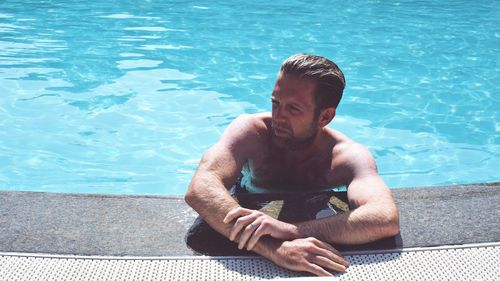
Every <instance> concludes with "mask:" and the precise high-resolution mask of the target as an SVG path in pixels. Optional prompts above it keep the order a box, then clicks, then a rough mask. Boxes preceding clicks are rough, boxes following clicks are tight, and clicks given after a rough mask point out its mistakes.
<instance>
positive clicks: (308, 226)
mask: <svg viewBox="0 0 500 281" xmlns="http://www.w3.org/2000/svg"><path fill="white" fill-rule="evenodd" d="M344 86H345V79H344V75H343V74H342V72H341V71H340V69H339V68H338V67H337V65H336V64H335V63H333V62H331V61H329V60H328V59H326V58H323V57H319V56H314V55H304V54H300V55H294V56H292V57H290V58H288V59H287V60H286V61H285V62H284V63H283V64H282V66H281V70H280V72H279V74H278V78H277V81H276V84H275V86H274V90H273V92H272V96H271V101H272V113H263V114H253V115H242V116H240V117H238V118H237V119H235V120H234V121H233V122H232V123H231V124H230V125H229V126H228V128H227V129H226V130H225V131H224V133H223V135H222V136H221V138H220V140H219V141H218V142H217V143H216V144H215V145H214V146H212V147H211V148H210V149H209V150H208V151H207V152H206V153H205V154H204V155H203V158H202V159H201V162H200V164H199V166H198V169H197V171H196V173H195V174H194V176H193V179H192V181H191V183H190V185H189V189H188V191H187V193H186V196H185V200H186V202H187V203H188V204H189V205H190V206H191V207H192V208H193V209H194V210H195V211H197V212H198V213H199V214H200V216H201V217H202V218H203V219H204V220H205V221H206V222H207V223H208V224H209V225H210V226H211V227H212V228H213V229H215V230H216V231H217V232H219V233H221V234H222V235H224V236H226V237H227V238H228V239H230V240H231V241H234V242H236V243H238V247H239V248H240V249H243V248H246V249H247V250H251V251H254V252H256V253H258V254H260V255H262V256H264V257H266V258H268V259H270V260H271V261H273V262H274V263H276V264H277V265H280V266H282V267H285V268H288V269H290V270H295V271H307V272H310V273H313V274H316V275H321V276H329V275H331V273H330V271H332V270H333V271H344V270H345V269H346V267H347V266H348V264H347V262H346V260H344V259H343V257H342V256H341V254H340V253H339V252H338V251H337V250H335V249H334V248H333V247H332V246H331V245H330V244H334V243H338V244H361V243H367V242H371V241H374V240H378V239H381V238H384V237H388V236H394V235H396V234H398V233H399V214H398V210H397V207H396V205H395V203H394V200H393V198H392V195H391V192H390V190H389V188H388V187H387V185H386V184H385V183H384V182H383V181H382V179H381V178H380V176H379V175H378V172H377V167H376V163H375V161H374V160H373V157H372V156H371V154H370V152H369V151H368V150H367V149H366V148H365V147H364V146H362V145H360V144H358V143H356V142H354V141H352V140H351V139H349V138H348V137H346V136H345V135H343V134H341V133H340V132H337V131H334V130H332V129H329V128H327V127H326V125H327V124H328V123H330V121H332V119H333V118H334V117H335V111H336V108H337V105H338V104H339V102H340V99H341V97H342V92H343V90H344ZM243 168H245V169H247V170H248V171H249V173H250V174H249V176H250V178H251V181H252V183H254V184H256V185H258V186H260V187H263V188H265V189H269V190H273V188H276V187H280V188H282V189H290V190H297V191H307V189H305V187H307V188H309V187H311V186H316V187H320V188H327V187H334V186H341V185H344V186H347V196H348V201H349V207H350V211H348V212H345V213H342V214H338V215H335V216H330V217H326V218H321V219H316V220H311V221H304V222H300V223H296V224H290V223H285V222H282V221H279V220H276V219H274V218H272V217H270V216H268V215H266V214H264V213H261V212H259V211H257V210H250V209H246V208H242V207H241V206H239V205H238V203H237V202H236V201H235V200H234V199H233V197H231V195H230V193H229V192H228V189H229V188H230V187H231V186H233V185H234V184H235V182H236V180H237V179H238V177H239V176H240V173H241V171H242V169H243Z"/></svg>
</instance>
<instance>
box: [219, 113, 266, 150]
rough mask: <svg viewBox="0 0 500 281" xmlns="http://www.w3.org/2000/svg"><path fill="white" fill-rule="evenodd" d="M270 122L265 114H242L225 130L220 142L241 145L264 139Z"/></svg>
mask: <svg viewBox="0 0 500 281" xmlns="http://www.w3.org/2000/svg"><path fill="white" fill-rule="evenodd" d="M270 122H271V115H270V114H267V113H257V114H242V115H240V116H238V117H237V118H235V119H234V120H233V121H232V122H231V124H230V125H229V126H228V127H227V128H226V130H225V131H224V133H223V135H222V137H221V140H222V141H229V142H231V143H234V142H237V143H240V144H241V143H246V142H255V141H257V140H259V139H264V138H265V137H266V136H267V134H268V132H269V128H270V124H271V123H270Z"/></svg>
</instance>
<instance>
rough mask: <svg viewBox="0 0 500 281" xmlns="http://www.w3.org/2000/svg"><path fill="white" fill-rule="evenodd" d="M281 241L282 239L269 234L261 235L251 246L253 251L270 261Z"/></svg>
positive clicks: (272, 259)
mask: <svg viewBox="0 0 500 281" xmlns="http://www.w3.org/2000/svg"><path fill="white" fill-rule="evenodd" d="M282 243H283V241H281V240H278V239H276V238H273V237H270V236H266V237H262V238H261V239H260V240H259V242H258V243H257V244H256V245H255V247H254V248H253V251H254V252H255V253H257V254H259V255H261V256H263V257H265V258H267V259H269V260H271V261H274V258H275V255H276V253H277V249H278V248H279V247H280V246H281V244H282Z"/></svg>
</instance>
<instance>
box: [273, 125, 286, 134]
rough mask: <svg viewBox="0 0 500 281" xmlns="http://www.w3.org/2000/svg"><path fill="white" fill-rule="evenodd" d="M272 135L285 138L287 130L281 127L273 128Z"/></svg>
mask: <svg viewBox="0 0 500 281" xmlns="http://www.w3.org/2000/svg"><path fill="white" fill-rule="evenodd" d="M273 129H274V134H275V135H277V136H287V135H288V130H287V129H285V128H283V127H278V126H273Z"/></svg>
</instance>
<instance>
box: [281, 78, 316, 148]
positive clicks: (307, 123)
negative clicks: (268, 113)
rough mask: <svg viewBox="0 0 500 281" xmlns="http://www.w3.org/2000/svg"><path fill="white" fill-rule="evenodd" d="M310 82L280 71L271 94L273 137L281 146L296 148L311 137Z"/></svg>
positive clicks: (313, 127) (313, 125)
mask: <svg viewBox="0 0 500 281" xmlns="http://www.w3.org/2000/svg"><path fill="white" fill-rule="evenodd" d="M314 86H315V84H314V82H312V81H308V80H304V79H301V78H299V77H296V76H294V75H283V74H282V73H280V74H279V75H278V79H277V80H276V84H275V86H274V90H273V94H272V97H271V100H272V103H273V107H272V108H273V110H272V127H273V140H274V141H275V143H276V144H277V145H279V146H282V147H287V148H291V149H294V148H300V147H304V146H307V145H308V144H310V143H312V142H313V141H314V137H315V136H316V133H317V132H318V129H319V128H318V120H317V118H315V116H314V109H315V106H316V105H315V103H314Z"/></svg>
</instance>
